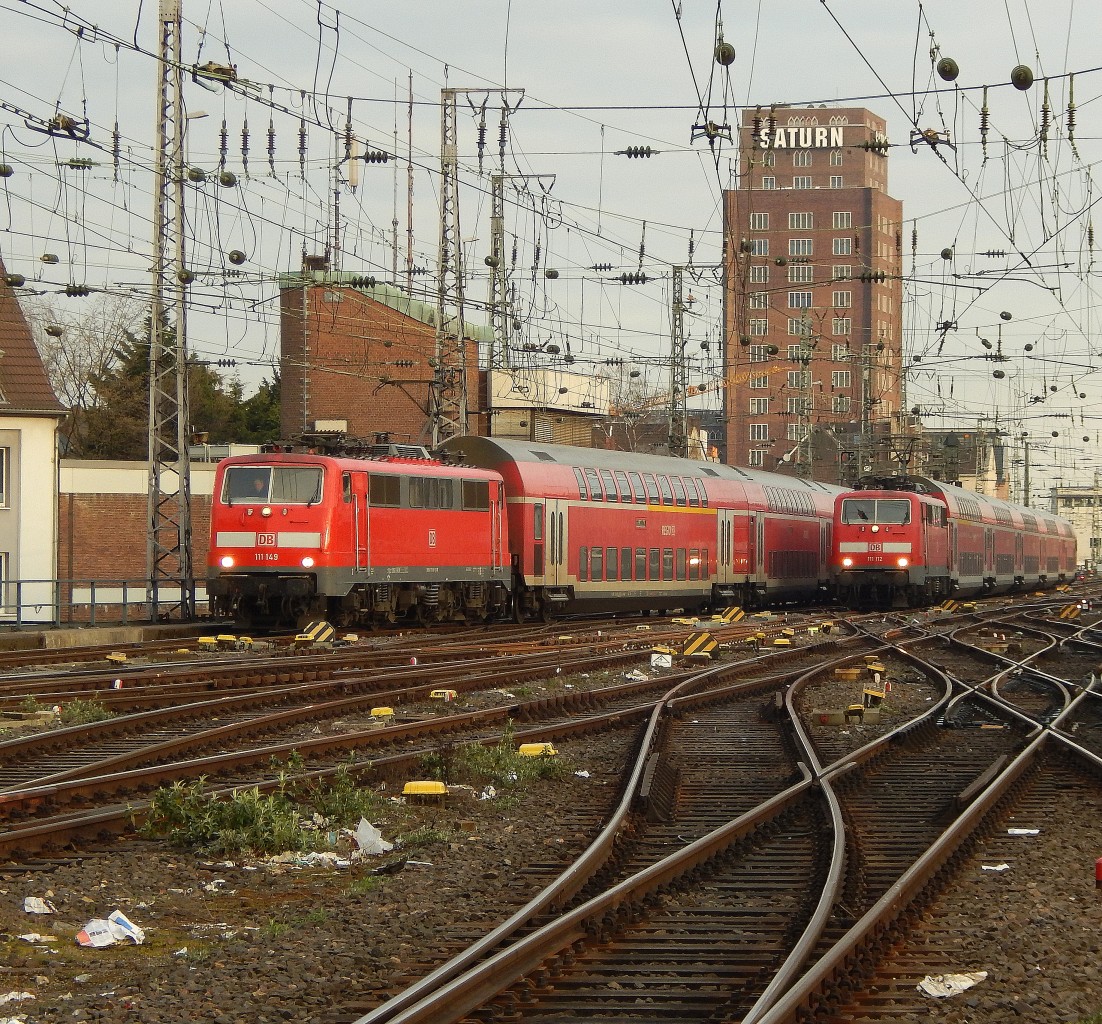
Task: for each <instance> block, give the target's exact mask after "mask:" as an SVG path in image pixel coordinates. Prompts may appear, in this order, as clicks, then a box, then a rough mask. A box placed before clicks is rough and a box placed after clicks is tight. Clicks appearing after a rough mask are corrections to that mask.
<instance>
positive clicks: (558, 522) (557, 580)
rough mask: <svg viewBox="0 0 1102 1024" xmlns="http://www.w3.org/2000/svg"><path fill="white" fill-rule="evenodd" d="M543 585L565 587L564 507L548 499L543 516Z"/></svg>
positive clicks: (555, 499) (556, 500)
mask: <svg viewBox="0 0 1102 1024" xmlns="http://www.w3.org/2000/svg"><path fill="white" fill-rule="evenodd" d="M544 537H545V538H546V541H545V547H544V574H545V575H544V583H545V584H546V585H547V586H549V587H554V586H565V585H566V582H567V580H566V562H565V559H566V552H567V551H569V550H570V549H569V547H567V543H566V505H565V502H562V501H559V500H558V499H557V498H552V499H549V500H548V502H547V510H546V513H545V516H544Z"/></svg>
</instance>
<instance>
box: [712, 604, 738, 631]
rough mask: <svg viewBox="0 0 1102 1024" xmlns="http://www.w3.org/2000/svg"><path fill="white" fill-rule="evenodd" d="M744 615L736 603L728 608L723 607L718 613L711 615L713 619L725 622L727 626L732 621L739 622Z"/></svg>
mask: <svg viewBox="0 0 1102 1024" xmlns="http://www.w3.org/2000/svg"><path fill="white" fill-rule="evenodd" d="M745 617H746V612H744V611H743V610H742V609H741V608H740V607H739V606H738V605H737V604H736V605H732V606H731V607H730V608H724V609H723V611H721V612H720V613H719V614H718V615H713V616H712V618H713V619H717V620H718V621H720V622H725V623H726V624H727V625H728V626H729V625H731V623H733V622H740V621H741V620H742V619H744V618H745Z"/></svg>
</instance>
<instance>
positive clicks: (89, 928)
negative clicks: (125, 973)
mask: <svg viewBox="0 0 1102 1024" xmlns="http://www.w3.org/2000/svg"><path fill="white" fill-rule="evenodd" d="M123 939H129V940H130V941H131V942H133V943H134V945H135V946H140V945H141V944H142V943H143V942H145V931H144V930H143V929H141V928H139V927H138V926H137V925H136V924H134V922H133V921H131V920H130V919H129V918H128V917H127V916H126V915H125V914H124V913H123V912H122V911H121V910H113V911H111V913H110V914H109V915H108V916H107V919H106V920H104V919H103V918H102V917H94V918H92V920H91V921H89V922H88V923H87V924H85V926H84V927H83V928H82V929H81V930H80V931H79V932H77V942H79V943H80V944H81V945H82V946H91V947H94V948H96V949H99V948H102V947H103V946H113V945H114V944H115V943H116V942H122V941H123Z"/></svg>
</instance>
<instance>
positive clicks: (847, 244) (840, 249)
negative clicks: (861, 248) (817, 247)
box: [834, 238, 853, 256]
mask: <svg viewBox="0 0 1102 1024" xmlns="http://www.w3.org/2000/svg"><path fill="white" fill-rule="evenodd" d="M852 253H853V239H852V238H836V239H834V255H835V256H849V255H851V254H852Z"/></svg>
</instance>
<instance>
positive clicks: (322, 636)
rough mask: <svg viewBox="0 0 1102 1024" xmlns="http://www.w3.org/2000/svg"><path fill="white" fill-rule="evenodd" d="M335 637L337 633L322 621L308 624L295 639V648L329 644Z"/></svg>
mask: <svg viewBox="0 0 1102 1024" xmlns="http://www.w3.org/2000/svg"><path fill="white" fill-rule="evenodd" d="M336 635H337V631H336V630H335V629H334V628H333V627H332V626H331V625H330V624H329V623H328V622H326V621H325V620H324V619H319V620H318V621H316V622H308V623H307V624H306V628H305V629H304V630H303V631H302V632H301V633H299V634H298V636H296V637H295V647H309V646H311V645H312V644H324V643H329V641H331V640H332V639H333V637H335V636H336Z"/></svg>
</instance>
